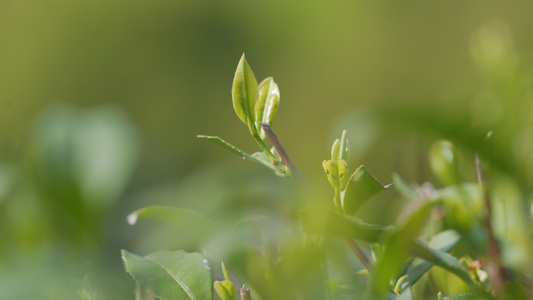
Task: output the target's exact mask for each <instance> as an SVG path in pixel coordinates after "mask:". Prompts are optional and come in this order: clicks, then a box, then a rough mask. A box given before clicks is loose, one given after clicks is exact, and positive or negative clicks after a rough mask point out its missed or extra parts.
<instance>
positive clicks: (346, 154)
mask: <svg viewBox="0 0 533 300" xmlns="http://www.w3.org/2000/svg"><path fill="white" fill-rule="evenodd" d="M331 159H344V160H345V161H346V162H348V160H349V159H350V143H349V142H348V137H347V136H346V130H343V131H342V135H341V138H340V139H336V140H335V142H333V146H332V147H331Z"/></svg>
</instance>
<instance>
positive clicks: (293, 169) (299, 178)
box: [259, 122, 306, 186]
mask: <svg viewBox="0 0 533 300" xmlns="http://www.w3.org/2000/svg"><path fill="white" fill-rule="evenodd" d="M259 124H261V127H262V128H263V130H264V131H265V133H266V135H267V136H268V139H269V140H270V142H271V143H272V145H273V146H274V148H276V150H277V151H278V153H279V156H280V157H281V160H282V161H283V163H284V164H285V166H287V168H289V170H290V171H291V173H292V175H293V176H294V181H296V183H297V184H299V185H302V186H306V183H305V180H304V179H303V177H302V174H300V172H298V169H296V166H295V165H294V164H293V163H292V160H291V159H290V158H289V155H288V154H287V152H286V151H285V149H283V146H282V145H281V142H280V141H279V139H278V137H277V136H276V135H275V134H274V132H272V130H271V129H270V125H268V124H267V123H263V122H259Z"/></svg>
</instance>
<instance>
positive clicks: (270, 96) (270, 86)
mask: <svg viewBox="0 0 533 300" xmlns="http://www.w3.org/2000/svg"><path fill="white" fill-rule="evenodd" d="M279 99H280V97H279V88H278V85H277V84H276V83H275V82H274V79H273V78H272V77H268V78H266V79H265V80H263V81H262V82H261V83H260V84H259V100H258V101H257V103H256V105H255V127H256V128H257V129H261V130H260V136H261V138H262V139H265V136H266V134H265V131H264V130H263V129H262V128H261V125H260V124H259V122H263V123H266V124H268V125H272V121H273V120H274V116H275V115H276V111H277V110H278V106H279Z"/></svg>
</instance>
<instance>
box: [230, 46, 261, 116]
mask: <svg viewBox="0 0 533 300" xmlns="http://www.w3.org/2000/svg"><path fill="white" fill-rule="evenodd" d="M258 98H259V87H258V85H257V80H256V79H255V76H254V73H253V72H252V69H251V68H250V66H249V65H248V62H247V61H246V57H245V56H244V54H243V55H242V57H241V59H240V61H239V64H238V65H237V70H236V71H235V77H234V78H233V89H232V100H233V108H234V110H235V113H236V114H237V116H238V117H239V119H241V121H242V122H243V123H244V124H246V125H249V122H251V123H252V124H253V123H254V121H255V113H254V109H255V104H256V102H257V99H258Z"/></svg>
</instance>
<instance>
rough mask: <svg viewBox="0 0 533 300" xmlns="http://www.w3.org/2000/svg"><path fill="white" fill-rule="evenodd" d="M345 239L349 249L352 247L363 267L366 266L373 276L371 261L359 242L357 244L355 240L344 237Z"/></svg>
mask: <svg viewBox="0 0 533 300" xmlns="http://www.w3.org/2000/svg"><path fill="white" fill-rule="evenodd" d="M343 239H344V241H345V242H346V244H347V245H348V247H350V249H351V250H352V252H353V253H354V254H355V256H357V258H359V260H360V261H361V263H362V264H363V266H365V268H366V269H367V270H368V273H370V274H372V271H373V270H372V264H371V263H370V259H368V257H367V256H366V254H365V253H364V252H363V249H361V247H359V245H358V244H357V242H355V241H354V240H352V239H349V238H345V237H343Z"/></svg>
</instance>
